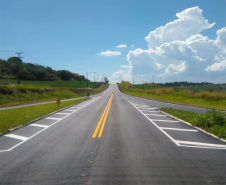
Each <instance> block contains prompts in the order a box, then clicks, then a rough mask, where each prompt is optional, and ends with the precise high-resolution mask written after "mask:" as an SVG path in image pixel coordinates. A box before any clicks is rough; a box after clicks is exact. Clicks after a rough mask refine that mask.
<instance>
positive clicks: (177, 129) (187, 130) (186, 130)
mask: <svg viewBox="0 0 226 185" xmlns="http://www.w3.org/2000/svg"><path fill="white" fill-rule="evenodd" d="M160 128H161V129H163V130H176V131H185V132H198V130H194V129H181V128H169V127H160Z"/></svg>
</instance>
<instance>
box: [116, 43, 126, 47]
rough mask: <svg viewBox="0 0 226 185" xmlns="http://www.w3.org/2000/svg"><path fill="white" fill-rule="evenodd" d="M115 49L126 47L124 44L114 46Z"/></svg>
mask: <svg viewBox="0 0 226 185" xmlns="http://www.w3.org/2000/svg"><path fill="white" fill-rule="evenodd" d="M116 48H127V45H126V44H121V45H118V46H116Z"/></svg>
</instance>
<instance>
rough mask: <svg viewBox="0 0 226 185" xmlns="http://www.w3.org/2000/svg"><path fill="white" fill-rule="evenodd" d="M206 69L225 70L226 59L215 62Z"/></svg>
mask: <svg viewBox="0 0 226 185" xmlns="http://www.w3.org/2000/svg"><path fill="white" fill-rule="evenodd" d="M205 70H206V71H223V70H226V60H224V61H222V62H219V63H213V65H211V66H208V67H207V68H206V69H205Z"/></svg>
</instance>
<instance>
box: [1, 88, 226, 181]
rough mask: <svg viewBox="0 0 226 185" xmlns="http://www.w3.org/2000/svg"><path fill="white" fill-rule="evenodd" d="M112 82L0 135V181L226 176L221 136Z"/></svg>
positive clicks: (217, 178)
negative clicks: (179, 118) (77, 101)
mask: <svg viewBox="0 0 226 185" xmlns="http://www.w3.org/2000/svg"><path fill="white" fill-rule="evenodd" d="M158 107H159V105H158V104H156V103H155V102H154V101H151V100H145V99H141V98H136V97H132V96H129V95H125V94H122V93H120V92H119V90H118V87H117V86H116V85H111V86H110V87H109V88H108V89H107V90H106V91H105V92H103V93H101V94H99V95H96V96H93V97H92V99H90V100H88V101H85V102H83V103H81V104H78V105H75V106H73V107H70V108H67V109H65V110H62V111H60V112H58V113H54V114H52V115H49V116H47V117H45V118H43V119H40V120H38V121H36V122H34V123H32V124H30V125H28V126H26V127H23V128H21V129H18V130H15V131H13V132H11V133H8V134H6V135H4V136H2V137H0V169H1V170H0V184H4V185H5V184H19V185H21V184H25V185H28V184H29V185H30V184H35V185H36V184H38V185H40V184H44V185H45V184H50V185H51V184H97V185H102V184H122V185H125V184H129V185H130V184H142V185H143V184H148V185H149V184H161V185H162V184H170V185H171V184H174V185H175V184H205V185H206V184H222V185H223V184H226V144H225V143H223V142H221V141H219V140H217V139H214V138H212V137H210V136H208V135H206V134H204V133H202V132H200V131H199V130H196V129H194V128H192V127H189V126H188V125H185V124H183V123H181V122H179V121H177V120H175V119H173V118H170V117H168V116H166V115H164V114H163V113H160V112H158V110H157V108H158Z"/></svg>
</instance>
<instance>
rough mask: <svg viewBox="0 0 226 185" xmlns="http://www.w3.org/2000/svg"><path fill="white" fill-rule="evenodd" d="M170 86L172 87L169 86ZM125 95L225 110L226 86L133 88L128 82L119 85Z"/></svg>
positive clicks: (206, 84)
mask: <svg viewBox="0 0 226 185" xmlns="http://www.w3.org/2000/svg"><path fill="white" fill-rule="evenodd" d="M170 85H172V86H170ZM119 86H120V88H121V90H122V91H123V92H125V93H127V94H130V95H134V96H139V97H144V98H149V99H153V100H159V101H164V102H169V103H177V104H182V105H191V106H197V107H204V108H214V109H219V110H226V84H224V85H214V84H208V83H204V84H203V83H200V84H193V85H189V84H187V86H185V85H183V86H182V85H180V84H177V86H176V85H173V84H151V83H149V84H148V83H146V84H141V85H135V86H133V85H132V84H131V83H129V82H122V83H120V84H119Z"/></svg>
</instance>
